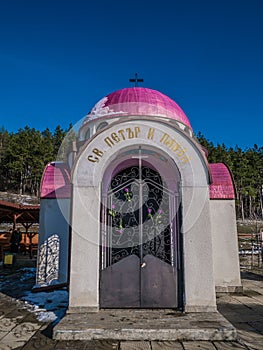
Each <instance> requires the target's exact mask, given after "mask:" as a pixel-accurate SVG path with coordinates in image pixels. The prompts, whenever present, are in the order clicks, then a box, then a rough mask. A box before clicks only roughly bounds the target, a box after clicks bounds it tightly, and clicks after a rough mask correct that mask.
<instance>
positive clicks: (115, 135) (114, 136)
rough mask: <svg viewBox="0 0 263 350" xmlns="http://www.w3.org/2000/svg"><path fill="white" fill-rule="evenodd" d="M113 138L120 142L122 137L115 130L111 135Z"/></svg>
mask: <svg viewBox="0 0 263 350" xmlns="http://www.w3.org/2000/svg"><path fill="white" fill-rule="evenodd" d="M110 136H111V138H112V139H113V141H115V142H117V143H118V142H120V138H119V136H118V135H117V134H116V132H113V133H112V134H111V135H110Z"/></svg>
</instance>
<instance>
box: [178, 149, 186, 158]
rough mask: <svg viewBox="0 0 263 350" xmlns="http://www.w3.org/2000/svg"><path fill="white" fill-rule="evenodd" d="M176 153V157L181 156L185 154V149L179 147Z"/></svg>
mask: <svg viewBox="0 0 263 350" xmlns="http://www.w3.org/2000/svg"><path fill="white" fill-rule="evenodd" d="M176 154H177V155H178V157H182V156H183V155H184V154H185V149H184V148H180V149H179V151H178V152H176Z"/></svg>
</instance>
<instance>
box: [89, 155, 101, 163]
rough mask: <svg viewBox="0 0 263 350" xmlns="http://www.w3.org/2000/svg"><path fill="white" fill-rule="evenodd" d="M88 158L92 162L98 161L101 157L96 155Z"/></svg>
mask: <svg viewBox="0 0 263 350" xmlns="http://www.w3.org/2000/svg"><path fill="white" fill-rule="evenodd" d="M88 160H89V161H90V162H92V163H97V162H98V161H99V158H98V157H94V156H88Z"/></svg>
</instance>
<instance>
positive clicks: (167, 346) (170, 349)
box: [151, 341, 184, 350]
mask: <svg viewBox="0 0 263 350" xmlns="http://www.w3.org/2000/svg"><path fill="white" fill-rule="evenodd" d="M151 346H152V350H184V348H183V344H182V343H181V342H179V341H152V342H151Z"/></svg>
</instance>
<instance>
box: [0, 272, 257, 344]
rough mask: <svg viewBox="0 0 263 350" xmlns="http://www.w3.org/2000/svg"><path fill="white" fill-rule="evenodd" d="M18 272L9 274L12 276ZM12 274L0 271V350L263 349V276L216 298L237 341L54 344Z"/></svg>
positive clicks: (248, 275) (247, 277)
mask: <svg viewBox="0 0 263 350" xmlns="http://www.w3.org/2000/svg"><path fill="white" fill-rule="evenodd" d="M15 273H17V272H12V274H15ZM12 274H9V273H8V272H6V271H3V270H1V271H0V281H1V278H2V281H3V279H6V278H9V279H10V280H11V282H10V284H9V285H8V286H6V287H5V288H2V289H1V291H2V293H0V349H1V350H7V349H23V350H30V349H41V350H48V349H55V350H64V349H71V350H75V349H81V350H82V349H83V350H84V349H85V350H89V349H92V350H100V349H101V350H107V349H116V350H133V349H134V350H140V349H141V350H144V349H145V350H168V349H175V350H176V349H180V350H198V349H204V350H229V349H247V350H248V349H250V350H252V349H256V350H263V277H261V276H257V275H254V274H251V273H243V274H242V281H243V286H244V294H243V295H231V296H230V295H225V296H220V297H219V298H218V309H219V311H220V312H221V313H222V314H223V315H224V316H225V317H226V318H227V319H228V320H229V321H230V322H231V323H232V324H233V325H234V326H235V327H236V328H237V331H238V341H237V342H219V341H218V342H208V341H199V342H197V341H195V342H194V341H188V342H184V341H182V342H158V341H152V342H147V341H137V342H134V341H126V342H118V341H111V340H108V341H55V340H53V339H52V338H51V334H52V328H53V325H52V324H47V323H40V322H38V321H37V319H36V317H35V315H34V314H32V313H30V312H29V311H27V310H26V309H24V308H23V307H24V304H23V302H21V301H16V299H14V298H19V295H20V294H21V293H23V291H24V290H25V289H27V288H29V287H30V283H27V284H24V285H23V283H22V284H21V286H20V287H19V288H18V286H17V283H15V282H12V281H15V279H14V278H12V276H11V275H12Z"/></svg>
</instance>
